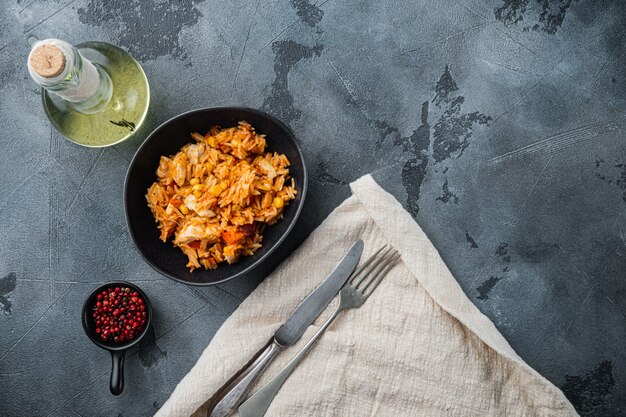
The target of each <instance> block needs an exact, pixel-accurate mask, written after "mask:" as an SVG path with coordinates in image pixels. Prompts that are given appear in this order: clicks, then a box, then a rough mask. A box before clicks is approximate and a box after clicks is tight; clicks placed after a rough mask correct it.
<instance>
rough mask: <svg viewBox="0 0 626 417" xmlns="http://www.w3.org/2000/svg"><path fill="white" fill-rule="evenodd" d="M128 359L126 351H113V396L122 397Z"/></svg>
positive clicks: (111, 387) (111, 385)
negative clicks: (125, 360) (125, 365)
mask: <svg viewBox="0 0 626 417" xmlns="http://www.w3.org/2000/svg"><path fill="white" fill-rule="evenodd" d="M125 357H126V351H125V350H122V351H112V352H111V361H112V368H111V384H110V389H111V394H113V395H120V394H121V393H122V391H124V358H125Z"/></svg>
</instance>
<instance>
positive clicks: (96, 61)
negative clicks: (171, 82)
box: [28, 37, 150, 147]
mask: <svg viewBox="0 0 626 417" xmlns="http://www.w3.org/2000/svg"><path fill="white" fill-rule="evenodd" d="M29 44H30V46H31V48H32V49H31V51H30V54H29V57H28V71H29V73H30V76H31V78H32V79H33V80H34V81H35V82H36V83H37V84H38V85H40V86H41V87H42V88H43V90H42V96H43V104H44V108H45V110H46V114H47V116H48V119H49V120H50V121H51V122H52V124H53V125H54V127H55V128H56V129H57V130H58V131H59V132H60V133H62V134H63V135H64V136H65V137H67V138H68V139H69V140H71V141H73V142H75V143H78V144H80V145H83V146H89V147H102V146H110V145H113V144H115V143H119V142H121V141H122V140H124V139H127V138H128V137H130V136H131V135H132V134H133V133H134V132H135V131H136V130H137V129H138V128H139V126H140V125H141V124H142V122H143V121H144V119H145V116H146V114H147V111H148V106H149V102H150V88H149V85H148V80H147V78H146V76H145V73H144V72H143V69H142V68H141V66H140V65H139V63H138V62H137V61H136V60H135V59H134V58H133V57H132V56H131V55H130V54H128V53H127V52H126V51H124V50H122V49H120V48H118V47H117V46H115V45H111V44H108V43H104V42H86V43H82V44H79V45H77V46H76V47H73V46H72V45H70V44H68V43H67V42H64V41H62V40H59V39H45V40H41V41H40V40H38V39H37V38H34V37H31V38H29Z"/></svg>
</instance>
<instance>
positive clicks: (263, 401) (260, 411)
mask: <svg viewBox="0 0 626 417" xmlns="http://www.w3.org/2000/svg"><path fill="white" fill-rule="evenodd" d="M341 311H343V308H341V307H340V308H338V309H337V310H336V311H335V313H334V314H333V315H332V316H330V318H329V319H328V320H326V322H325V323H324V324H323V325H322V327H320V329H319V330H318V331H317V332H316V333H315V335H313V337H311V339H310V340H309V341H308V342H306V344H305V345H304V347H303V348H302V349H301V350H300V352H298V354H297V355H296V356H294V358H293V359H292V360H291V361H290V362H289V363H288V364H287V366H285V367H284V368H283V370H282V371H280V372H279V373H278V374H277V375H276V376H275V377H274V378H272V380H271V381H270V382H268V383H267V384H265V386H264V387H263V388H261V389H260V390H258V391H257V392H255V393H254V394H253V395H252V396H251V397H250V398H248V399H247V400H246V401H245V402H244V403H243V404H241V405H240V406H239V417H263V416H264V415H265V412H266V411H267V409H268V408H269V406H270V404H271V403H272V401H273V400H274V397H275V396H276V394H277V393H278V391H280V387H282V386H283V384H284V383H285V381H286V380H287V378H289V375H291V373H292V372H293V371H294V369H296V366H298V364H299V363H300V361H302V358H304V355H306V354H307V352H308V351H309V350H310V349H311V347H312V346H313V344H315V342H316V341H317V339H319V337H320V336H321V335H322V333H324V331H325V330H326V329H327V328H328V326H330V324H331V323H332V322H333V320H335V318H337V316H338V315H339V313H340V312H341Z"/></svg>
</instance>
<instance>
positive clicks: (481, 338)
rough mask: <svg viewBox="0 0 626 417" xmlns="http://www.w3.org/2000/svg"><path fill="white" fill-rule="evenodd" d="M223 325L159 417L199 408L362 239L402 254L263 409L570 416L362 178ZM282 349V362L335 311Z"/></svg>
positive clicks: (386, 415) (417, 234) (273, 369)
mask: <svg viewBox="0 0 626 417" xmlns="http://www.w3.org/2000/svg"><path fill="white" fill-rule="evenodd" d="M351 188H352V192H353V195H352V196H351V197H350V198H348V199H347V200H346V201H344V202H343V203H342V204H341V206H339V207H338V208H337V209H336V210H335V211H334V212H333V213H332V214H331V215H330V216H329V217H328V218H327V219H326V220H325V221H324V222H323V223H322V225H320V226H319V227H318V228H317V229H316V230H315V231H314V232H313V233H312V234H311V236H310V237H309V238H308V239H307V240H306V241H305V242H304V243H303V244H302V245H301V246H300V248H298V250H296V251H295V252H294V253H293V254H292V255H291V256H290V257H289V258H287V259H286V260H285V261H284V262H283V263H282V264H281V265H280V266H279V267H278V268H277V270H276V271H274V272H273V273H272V274H271V275H270V276H268V277H267V279H265V281H264V282H263V283H262V284H260V285H259V287H258V288H257V289H256V290H255V291H254V292H253V293H252V294H251V295H250V296H249V297H248V298H247V299H246V300H245V301H244V302H243V303H242V304H241V306H240V307H239V309H238V310H237V311H236V312H235V313H234V314H233V315H232V316H231V317H230V318H229V319H228V320H227V321H226V322H225V323H224V325H223V326H222V327H221V329H220V330H219V331H218V332H217V334H216V335H215V337H214V338H213V340H212V341H211V343H210V344H209V346H208V347H207V348H206V350H205V351H204V353H203V354H202V356H201V357H200V359H199V360H198V362H197V363H196V365H195V366H194V367H193V369H191V371H190V372H189V374H188V375H187V376H185V378H183V380H182V381H181V382H180V384H178V386H177V387H176V390H175V391H174V393H173V394H172V396H171V397H170V399H169V400H168V401H167V402H166V403H165V404H164V405H163V407H162V408H161V409H160V410H159V412H158V413H157V416H158V417H166V416H167V417H170V416H185V417H186V416H189V415H192V414H193V415H194V416H202V417H204V416H205V413H206V406H204V405H203V403H205V401H206V400H207V399H208V398H209V397H210V396H211V395H212V394H213V392H215V391H216V390H217V389H218V388H219V387H220V386H221V385H222V384H223V383H224V381H226V380H227V379H228V378H229V377H230V376H232V374H233V373H235V372H236V371H237V370H238V369H239V368H241V366H242V365H244V364H245V363H246V362H247V361H248V360H249V359H250V357H251V356H252V355H253V354H254V353H256V352H257V351H258V350H259V349H260V348H261V347H263V346H264V345H265V343H266V342H267V341H268V339H269V338H270V336H271V335H272V334H273V333H274V331H275V330H276V329H277V328H278V327H279V326H280V325H281V324H282V323H283V322H284V321H285V320H286V319H287V317H288V316H289V314H290V313H291V311H293V309H294V308H295V307H296V305H297V304H298V303H299V302H300V300H302V298H304V297H305V296H306V295H307V294H308V293H309V292H310V291H311V290H313V289H314V288H315V287H316V286H317V285H319V283H320V282H321V281H322V280H323V279H324V277H326V275H327V274H328V273H329V272H330V271H331V270H332V269H333V268H334V266H335V265H336V264H337V262H338V261H339V260H340V258H341V257H342V256H343V254H344V253H345V252H346V250H347V249H348V247H349V246H350V245H351V244H352V243H353V242H354V241H355V240H356V239H359V238H361V239H363V240H364V242H365V250H364V252H363V256H362V257H361V259H362V260H364V259H366V258H367V257H369V256H370V255H371V253H372V252H374V251H375V250H376V249H377V248H379V247H380V246H381V245H383V244H385V243H388V244H391V245H392V246H393V247H395V248H396V249H397V250H398V251H399V252H400V253H401V255H402V262H401V263H398V264H397V265H396V266H395V267H394V268H393V269H392V270H391V271H390V273H389V274H388V275H387V277H386V278H385V279H384V280H383V282H382V284H381V285H380V286H379V287H378V289H377V290H376V292H374V294H373V295H372V296H371V297H370V298H369V299H368V301H367V302H366V303H365V304H364V305H363V306H362V307H361V308H360V309H356V310H348V311H347V312H344V313H343V314H342V315H340V316H339V317H338V319H337V320H336V321H335V322H334V323H333V324H332V325H331V326H330V328H329V329H328V330H327V331H326V332H325V333H324V335H323V336H322V338H321V339H320V340H319V341H318V343H317V344H316V345H315V346H314V348H313V349H312V350H311V352H310V353H309V355H308V356H307V357H306V358H305V359H304V360H303V361H302V363H301V364H300V365H299V367H298V368H297V369H296V370H295V372H294V373H293V374H292V375H291V377H290V378H289V380H288V381H287V382H286V383H285V385H283V387H282V389H281V390H280V392H279V393H278V395H277V396H276V399H275V400H274V402H273V403H272V405H271V406H270V408H269V409H268V411H267V414H266V415H267V416H298V417H304V416H315V417H321V416H337V417H339V416H342V417H343V416H350V417H352V416H359V417H360V416H382V417H396V416H411V417H413V416H428V417H434V416H551V417H552V416H576V415H577V414H576V412H575V410H574V408H573V407H572V406H571V404H570V403H569V402H568V401H567V399H566V398H565V396H564V395H563V394H562V393H561V391H559V389H558V388H556V387H555V386H554V385H552V384H551V383H550V382H548V381H547V380H546V379H545V378H543V377H542V376H541V375H539V374H538V373H537V372H535V371H534V370H533V369H531V368H530V367H529V366H528V365H526V363H524V361H522V359H521V358H520V357H519V356H517V354H516V353H515V352H514V351H513V349H512V348H511V346H509V344H508V343H507V342H506V340H505V339H504V338H503V337H502V335H501V334H500V333H499V332H498V331H497V330H496V328H495V326H494V325H493V324H492V323H491V321H489V319H488V318H487V317H485V316H484V315H483V314H482V313H480V311H479V310H478V309H477V308H476V307H475V306H474V305H473V304H472V303H471V302H470V300H469V299H468V298H467V296H466V295H465V294H464V293H463V291H462V290H461V287H460V286H459V285H458V283H457V282H456V280H455V279H454V277H453V276H452V274H451V273H450V271H449V270H448V268H447V267H446V265H445V263H444V262H443V260H442V259H441V257H440V256H439V254H438V253H437V250H436V249H435V248H434V246H433V245H432V243H431V242H430V241H429V240H428V237H426V235H425V234H424V232H423V231H422V230H421V228H420V227H419V226H418V225H417V223H415V222H414V221H413V219H412V218H411V217H410V215H409V214H408V213H407V212H406V211H404V209H403V208H402V206H401V205H400V204H399V203H398V202H397V201H396V200H395V199H394V198H393V197H392V196H391V195H390V194H388V193H387V192H385V191H384V190H383V189H382V188H381V187H380V186H379V185H378V184H376V182H375V181H374V180H373V179H372V177H370V176H366V177H363V178H361V179H359V180H357V181H356V182H354V183H352V184H351ZM335 305H336V301H335V302H333V303H331V306H330V307H329V308H328V309H327V310H326V311H325V312H324V313H323V314H322V315H321V317H319V318H318V320H316V322H315V323H314V325H313V326H311V327H310V328H309V329H308V330H307V332H306V333H305V334H304V336H303V337H302V339H301V340H300V342H299V343H298V344H297V346H295V347H292V348H290V349H288V350H287V351H285V352H283V353H282V354H281V355H279V357H278V358H277V360H276V361H275V362H274V363H273V364H272V365H271V366H270V367H269V368H268V369H267V371H266V372H265V374H264V375H263V376H262V378H261V379H260V381H258V382H257V384H256V386H255V387H253V390H255V388H258V387H261V386H262V385H263V384H265V382H267V381H268V380H269V379H271V377H272V376H273V375H275V374H276V373H277V372H278V370H280V369H281V368H282V367H283V366H284V365H286V364H287V362H288V361H289V360H290V359H291V358H292V357H293V355H294V354H295V353H296V352H297V351H298V350H299V349H300V347H301V346H302V345H303V344H304V343H305V342H306V341H307V340H308V339H309V338H310V337H311V335H312V334H313V333H314V332H315V330H316V329H317V328H318V326H320V325H321V324H322V323H323V321H324V320H325V319H326V318H327V317H328V316H329V315H330V314H331V310H334V307H335Z"/></svg>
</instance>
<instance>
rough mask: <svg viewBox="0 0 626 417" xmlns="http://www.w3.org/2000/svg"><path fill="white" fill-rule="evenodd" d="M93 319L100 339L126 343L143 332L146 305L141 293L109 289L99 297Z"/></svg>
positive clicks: (123, 288)
mask: <svg viewBox="0 0 626 417" xmlns="http://www.w3.org/2000/svg"><path fill="white" fill-rule="evenodd" d="M92 317H93V319H94V322H95V324H96V333H98V335H100V339H102V340H103V341H107V342H111V341H112V342H115V343H121V342H126V341H129V340H132V339H134V338H135V337H136V336H137V335H138V334H139V333H141V331H142V330H143V328H144V325H145V324H146V319H147V313H146V304H145V302H144V300H143V299H142V298H141V297H140V296H139V293H138V292H137V291H133V290H132V289H131V288H129V287H109V288H107V289H106V290H105V291H102V292H101V293H99V294H98V295H97V297H96V304H95V305H94V306H93V313H92Z"/></svg>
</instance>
